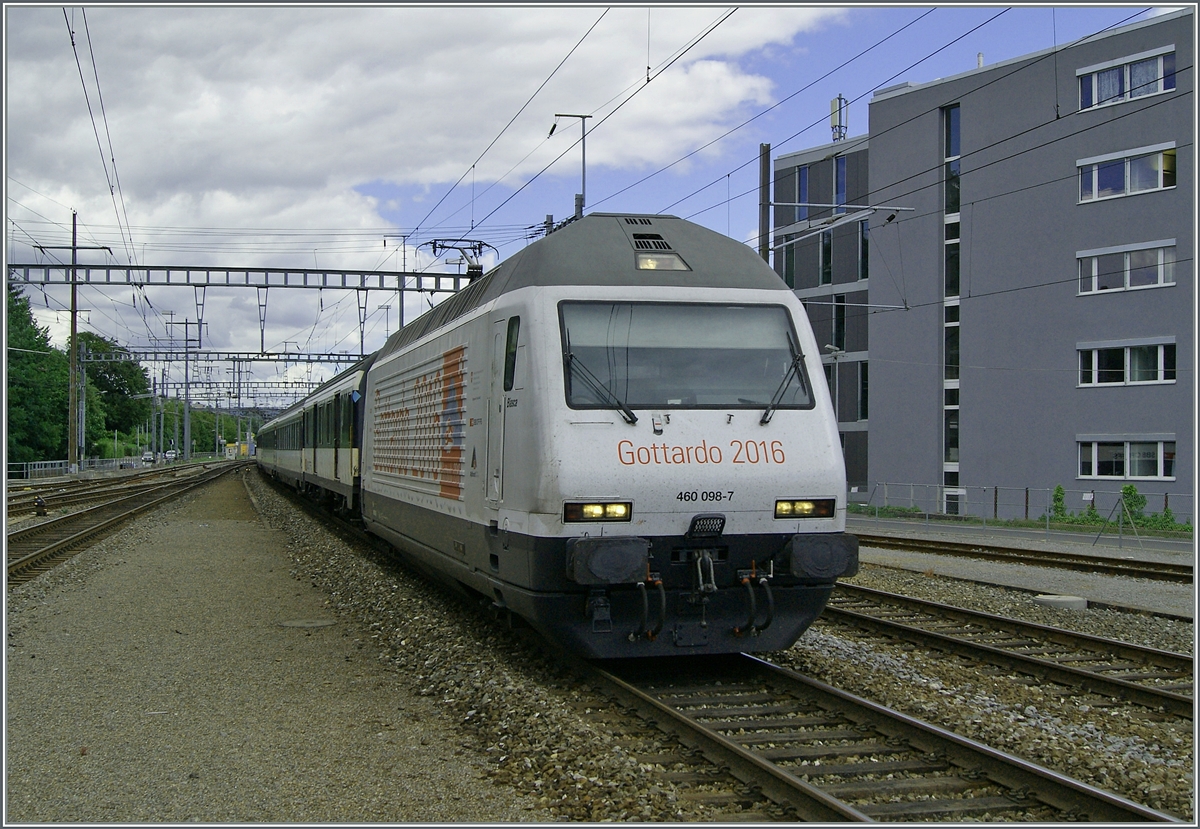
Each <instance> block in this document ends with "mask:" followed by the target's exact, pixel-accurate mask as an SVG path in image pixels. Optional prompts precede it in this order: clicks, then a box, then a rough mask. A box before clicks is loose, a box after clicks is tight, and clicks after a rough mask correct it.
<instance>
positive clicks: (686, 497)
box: [675, 489, 733, 502]
mask: <svg viewBox="0 0 1200 829" xmlns="http://www.w3.org/2000/svg"><path fill="white" fill-rule="evenodd" d="M675 500H676V501H715V502H720V501H732V500H733V490H732V489H730V490H725V491H724V492H722V491H721V490H695V489H693V490H685V491H683V492H680V493H679V494H678V495H676V496H675Z"/></svg>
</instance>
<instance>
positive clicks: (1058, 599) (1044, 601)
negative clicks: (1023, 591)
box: [1033, 595, 1088, 610]
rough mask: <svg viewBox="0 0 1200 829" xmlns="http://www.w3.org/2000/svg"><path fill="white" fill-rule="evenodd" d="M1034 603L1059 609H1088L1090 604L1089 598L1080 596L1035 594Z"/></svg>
mask: <svg viewBox="0 0 1200 829" xmlns="http://www.w3.org/2000/svg"><path fill="white" fill-rule="evenodd" d="M1033 603H1034V604H1040V605H1042V606H1043V607H1055V608H1058V609H1059V610H1087V606H1088V603H1087V599H1081V598H1080V597H1079V596H1050V595H1041V596H1034V597H1033Z"/></svg>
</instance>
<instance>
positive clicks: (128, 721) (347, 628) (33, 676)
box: [5, 476, 545, 823]
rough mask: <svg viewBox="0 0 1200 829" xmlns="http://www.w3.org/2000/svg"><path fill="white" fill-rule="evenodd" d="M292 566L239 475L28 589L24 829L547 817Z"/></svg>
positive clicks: (22, 734) (19, 776)
mask: <svg viewBox="0 0 1200 829" xmlns="http://www.w3.org/2000/svg"><path fill="white" fill-rule="evenodd" d="M290 565H291V562H290V560H289V556H288V550H287V538H286V537H285V536H284V535H283V534H281V533H280V532H278V531H276V530H273V529H272V528H270V527H269V526H266V525H265V524H264V523H263V522H262V521H260V520H259V518H258V516H257V514H256V512H255V510H254V508H253V506H252V505H251V502H250V499H249V498H248V497H247V492H246V488H245V486H244V484H243V482H242V480H241V478H240V477H239V476H227V477H225V478H223V479H222V480H221V481H219V482H217V483H215V484H212V485H210V486H208V487H205V488H204V490H202V491H201V492H200V493H198V494H196V495H193V496H187V497H186V500H184V501H181V502H178V503H176V504H173V505H170V506H167V507H165V508H163V509H161V510H159V511H157V512H155V513H154V514H153V515H151V516H150V517H149V518H147V519H146V520H144V521H141V522H139V523H138V524H137V525H136V526H133V527H131V528H129V529H126V530H123V531H121V532H120V533H118V534H117V535H115V536H112V537H110V538H108V539H107V540H105V541H103V542H101V544H100V545H98V546H97V547H93V548H92V549H91V550H89V551H87V552H85V553H84V554H82V555H81V556H78V557H76V558H75V559H73V560H72V561H71V562H68V563H67V564H66V565H64V566H62V567H60V568H58V570H56V571H55V572H54V573H52V574H49V575H48V576H45V577H42V578H40V579H37V580H35V581H34V582H30V583H29V584H27V585H24V586H21V587H17V588H14V589H13V590H12V591H11V592H10V594H9V597H8V607H7V611H8V613H7V619H8V653H7V656H8V662H7V683H6V701H7V722H6V726H7V727H6V740H7V752H6V758H5V759H6V761H7V814H6V823H9V822H61V821H70V822H87V823H94V822H95V823H99V822H114V821H115V822H122V823H125V822H165V821H169V822H184V821H199V822H298V821H303V822H334V821H343V822H346V821H348V822H356V823H357V822H365V821H390V822H398V821H403V822H424V821H438V822H447V821H470V822H495V821H522V820H524V821H532V820H537V819H539V818H541V819H544V818H545V813H544V812H542V811H540V810H539V809H538V808H537V806H536V804H535V803H534V802H533V800H532V799H531V798H529V797H525V796H520V795H517V794H515V793H514V792H513V791H512V790H511V789H509V788H507V787H500V786H495V785H491V784H490V783H488V782H486V781H484V780H482V777H483V770H484V768H485V766H486V762H485V760H484V759H483V758H482V757H481V756H480V755H478V754H477V753H475V752H473V751H469V750H466V749H464V748H463V747H462V746H461V744H462V743H463V738H462V736H461V735H460V734H459V733H458V732H457V730H456V729H455V727H454V725H453V724H452V723H451V722H450V721H449V719H448V718H447V717H446V716H445V715H444V714H443V712H442V711H440V710H439V709H438V707H437V706H435V705H434V704H433V702H432V701H431V700H430V699H428V698H425V697H421V696H417V695H415V694H412V693H410V692H409V691H408V690H407V689H406V688H405V686H404V685H403V684H402V683H398V682H397V677H396V675H395V672H394V671H393V670H391V669H389V667H388V666H387V665H386V664H385V663H381V662H379V661H378V660H377V659H375V654H374V652H373V649H369V648H366V647H365V645H366V643H365V642H364V641H363V638H362V636H361V634H360V632H359V631H358V630H357V629H356V628H355V627H354V626H353V625H348V624H346V623H345V622H343V621H341V620H339V619H338V617H337V616H336V615H335V614H334V613H332V612H331V610H330V608H329V605H328V601H327V597H326V596H325V595H324V594H323V593H322V592H321V591H319V590H317V589H315V588H314V587H313V586H312V585H311V583H307V582H305V583H302V582H299V581H297V580H296V579H294V578H293V577H292V576H291V574H290V572H289V568H290ZM288 623H292V624H293V625H296V626H287V625H288ZM297 623H298V624H297Z"/></svg>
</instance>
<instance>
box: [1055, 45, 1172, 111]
mask: <svg viewBox="0 0 1200 829" xmlns="http://www.w3.org/2000/svg"><path fill="white" fill-rule="evenodd" d="M1174 50H1175V47H1174V46H1168V47H1165V49H1164V50H1162V53H1160V54H1155V53H1154V52H1153V51H1152V52H1143V53H1141V54H1139V55H1133V56H1131V57H1128V58H1122V59H1121V60H1120V61H1110V62H1109V63H1107V64H1100V65H1097V66H1089V67H1086V68H1084V69H1080V70H1079V71H1078V72H1076V74H1077V75H1078V76H1079V108H1080V109H1081V110H1083V109H1091V108H1092V107H1098V106H1104V105H1106V104H1115V103H1118V102H1120V101H1128V100H1132V99H1133V98H1140V97H1142V96H1143V95H1154V94H1157V93H1159V92H1169V91H1171V90H1173V89H1174V88H1175V51H1174Z"/></svg>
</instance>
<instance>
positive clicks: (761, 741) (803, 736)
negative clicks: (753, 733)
mask: <svg viewBox="0 0 1200 829" xmlns="http://www.w3.org/2000/svg"><path fill="white" fill-rule="evenodd" d="M729 739H731V740H733V741H734V742H737V743H741V744H742V745H744V746H749V747H753V746H759V745H767V744H769V743H812V742H816V741H817V740H860V739H862V734H861V733H860V732H858V731H855V730H853V729H849V728H847V729H842V730H839V731H808V732H803V733H792V734H767V735H764V736H762V737H744V736H741V735H732V736H730V737H729Z"/></svg>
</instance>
